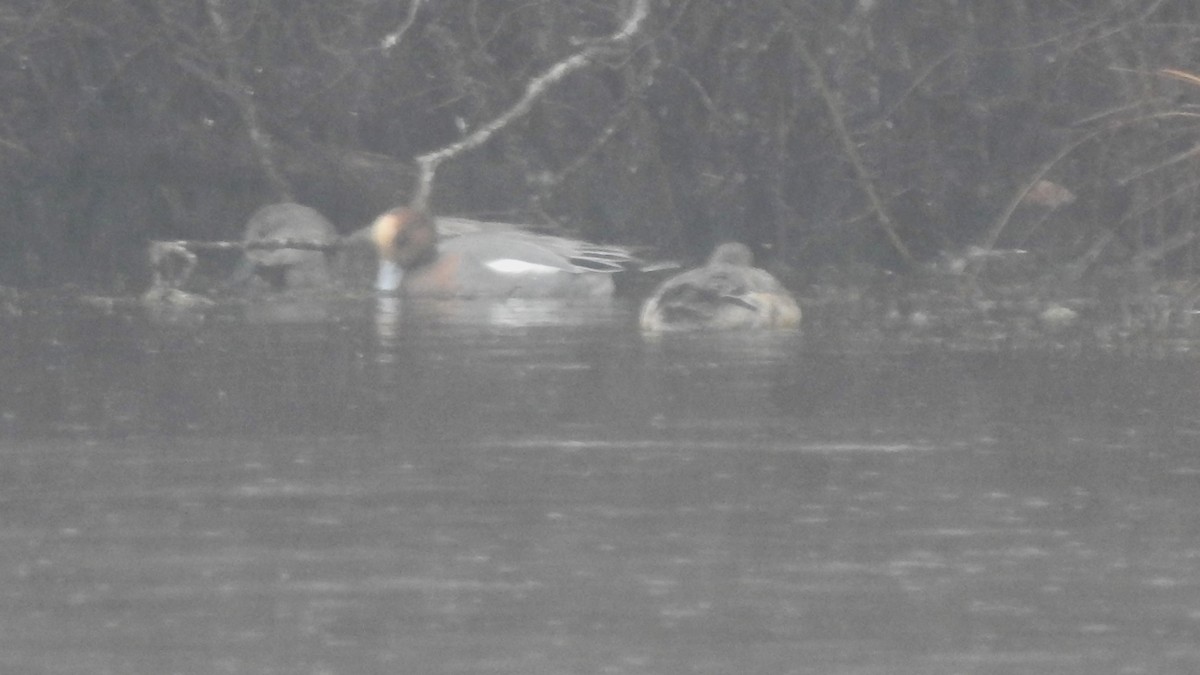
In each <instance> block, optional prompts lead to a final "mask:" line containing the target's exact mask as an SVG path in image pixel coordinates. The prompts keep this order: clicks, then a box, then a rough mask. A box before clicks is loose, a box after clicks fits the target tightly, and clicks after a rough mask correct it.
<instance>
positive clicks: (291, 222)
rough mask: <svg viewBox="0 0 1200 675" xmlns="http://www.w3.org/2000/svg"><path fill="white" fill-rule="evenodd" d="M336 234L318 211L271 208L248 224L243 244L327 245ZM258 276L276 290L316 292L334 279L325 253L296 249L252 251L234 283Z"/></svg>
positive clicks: (288, 206) (286, 205)
mask: <svg viewBox="0 0 1200 675" xmlns="http://www.w3.org/2000/svg"><path fill="white" fill-rule="evenodd" d="M337 238H338V233H337V230H336V229H334V227H333V224H332V223H330V222H329V220H328V219H327V218H325V216H323V215H321V214H320V212H318V211H317V210H316V209H313V208H309V207H307V206H302V205H300V204H292V203H281V204H269V205H267V206H264V207H262V208H260V209H259V210H258V211H255V212H254V215H252V216H250V220H249V221H248V222H247V223H246V229H245V233H244V235H243V237H242V240H243V241H244V242H254V241H275V240H298V241H307V242H314V243H322V244H328V243H332V242H334V241H336V240H337ZM255 274H257V275H258V276H260V277H262V278H264V279H266V280H267V281H268V282H269V283H270V284H271V285H272V286H273V287H275V288H316V287H324V286H328V285H330V283H331V282H332V281H333V275H332V274H331V272H330V268H329V262H328V260H326V256H325V253H323V252H321V251H310V250H301V249H293V248H280V249H250V250H247V251H246V256H245V262H244V264H243V266H242V268H241V269H240V270H239V271H238V272H237V273H235V276H234V279H235V281H242V280H246V279H248V278H249V277H252V276H254V275H255Z"/></svg>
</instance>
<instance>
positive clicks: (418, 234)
mask: <svg viewBox="0 0 1200 675" xmlns="http://www.w3.org/2000/svg"><path fill="white" fill-rule="evenodd" d="M370 238H371V240H372V241H373V242H374V245H375V249H376V252H377V253H378V257H379V267H378V274H377V275H376V281H375V289H376V290H377V291H381V292H399V293H401V294H403V295H406V296H416V297H433V298H608V297H611V296H612V294H613V289H614V284H613V275H614V274H615V273H617V272H620V271H623V270H625V269H627V268H628V267H630V266H631V265H632V264H633V263H634V262H635V258H634V256H633V255H632V253H631V252H630V251H629V250H627V249H625V248H623V247H620V246H603V245H598V244H592V243H590V242H586V241H581V240H578V239H571V238H568V237H559V236H554V235H548V234H540V233H536V232H530V231H528V230H526V229H523V228H522V227H521V226H519V225H513V224H508V223H494V222H488V221H475V220H468V219H465V218H441V217H434V216H431V215H430V214H429V213H427V212H425V211H423V210H419V209H414V208H411V207H407V206H402V207H397V208H394V209H391V210H389V211H386V212H384V213H383V214H381V215H380V216H379V217H377V218H376V219H375V221H374V222H373V223H372V224H371V226H370Z"/></svg>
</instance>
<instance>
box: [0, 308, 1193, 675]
mask: <svg viewBox="0 0 1200 675" xmlns="http://www.w3.org/2000/svg"><path fill="white" fill-rule="evenodd" d="M152 318H154V319H156V320H153V321H152V320H151V319H152ZM168 319H169V320H168ZM168 319H164V318H163V317H161V316H158V317H148V316H144V315H142V314H139V313H128V312H104V311H99V310H94V311H70V312H67V311H55V310H54V309H53V308H48V309H46V310H44V311H40V312H29V313H26V314H25V315H23V316H20V317H10V318H8V319H5V320H4V325H3V326H2V328H3V330H4V333H3V335H4V342H3V344H2V345H0V378H2V380H0V381H3V382H4V384H3V386H2V387H0V415H2V416H0V460H2V461H0V514H3V517H2V518H0V541H2V542H3V546H2V547H0V670H2V671H3V672H6V673H7V672H12V673H47V674H49V673H64V674H65V673H71V674H76V673H78V674H84V673H86V674H89V675H90V674H93V673H113V674H122V675H123V674H138V673H145V674H147V675H149V674H154V675H158V674H162V673H197V674H199V673H253V674H266V673H280V674H283V673H287V674H289V675H290V674H293V673H312V674H332V673H339V674H340V673H347V674H350V673H355V674H357V673H481V674H482V673H489V674H492V673H512V674H527V673H713V674H718V673H719V674H726V673H763V674H767V673H771V674H776V673H814V674H815V673H820V674H826V673H847V674H854V675H864V674H880V675H882V674H885V673H886V674H889V675H891V674H896V673H899V674H905V673H912V674H917V673H920V674H925V673H935V674H936V673H947V674H950V673H972V674H974V673H982V674H993V673H994V674H1001V673H1005V674H1007V673H1079V674H1085V673H1086V674H1089V675H1090V674H1092V673H1101V672H1106V673H1194V672H1200V647H1198V646H1197V645H1200V517H1198V516H1200V513H1198V512H1200V453H1198V452H1197V449H1198V445H1200V415H1198V410H1197V401H1198V400H1200V391H1197V390H1198V389H1200V384H1198V383H1200V372H1197V371H1198V370H1200V369H1198V368H1197V367H1196V364H1195V358H1194V357H1192V356H1190V355H1188V354H1186V353H1183V354H1175V355H1167V356H1162V355H1158V356H1147V355H1138V354H1128V353H1127V354H1116V353H1112V352H1105V351H1098V350H1096V351H1089V350H1079V349H1070V350H1065V349H1054V348H1052V347H1050V346H1048V347H1046V348H1044V349H1023V350H1008V351H1004V350H989V351H969V350H968V351H961V350H952V349H947V348H945V347H936V346H913V345H909V346H906V347H903V348H900V347H897V346H895V345H889V344H888V343H887V341H886V340H878V341H867V342H864V341H862V340H856V339H854V336H853V335H837V334H830V333H829V332H828V331H826V332H823V331H822V330H821V329H820V326H819V324H813V326H812V327H810V328H809V329H808V330H807V332H806V334H805V335H803V336H797V335H792V334H783V335H779V334H775V335H759V336H729V335H699V336H696V335H689V336H667V337H666V338H663V339H660V340H654V341H646V340H643V339H642V338H640V337H639V336H638V335H637V333H636V331H635V330H634V323H635V321H634V316H633V310H632V308H630V307H628V306H626V305H623V304H620V303H618V304H616V305H602V306H597V307H583V308H579V307H573V308H572V307H564V306H561V305H555V304H544V303H502V304H495V303H487V304H479V303H465V304H458V305H453V304H451V305H446V304H429V305H419V306H405V307H401V306H400V305H399V303H397V302H396V301H388V300H384V301H379V300H375V299H361V298H360V299H353V300H347V299H341V300H340V301H338V302H336V303H311V302H295V303H290V304H289V303H284V302H276V303H267V304H265V305H258V306H247V305H236V306H231V307H227V308H219V309H218V311H214V312H211V313H209V315H207V316H205V317H203V319H197V318H196V317H187V316H177V317H173V318H168ZM818 319H819V317H818Z"/></svg>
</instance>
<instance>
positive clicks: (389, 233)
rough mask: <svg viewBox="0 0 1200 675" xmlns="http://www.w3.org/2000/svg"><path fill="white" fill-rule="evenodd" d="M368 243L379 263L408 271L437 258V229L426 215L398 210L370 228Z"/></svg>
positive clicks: (382, 216) (414, 211)
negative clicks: (373, 245)
mask: <svg viewBox="0 0 1200 675" xmlns="http://www.w3.org/2000/svg"><path fill="white" fill-rule="evenodd" d="M371 240H372V241H373V242H375V247H376V249H377V250H378V252H379V257H380V258H381V259H383V260H388V261H391V262H393V263H395V264H397V265H399V266H400V267H401V268H403V269H412V268H413V267H417V266H419V265H421V264H423V263H426V262H429V261H431V260H433V259H434V257H436V256H437V228H436V226H435V225H434V221H433V218H432V217H430V216H429V215H428V214H427V213H424V212H422V211H418V210H416V209H412V208H409V207H407V206H401V207H398V208H394V209H392V210H390V211H386V212H384V213H383V215H381V216H379V217H378V218H376V219H375V222H374V223H373V224H372V225H371Z"/></svg>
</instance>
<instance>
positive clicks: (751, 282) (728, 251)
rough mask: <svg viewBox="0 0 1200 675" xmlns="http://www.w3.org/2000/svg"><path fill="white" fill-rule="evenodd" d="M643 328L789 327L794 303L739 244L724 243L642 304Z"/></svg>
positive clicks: (796, 318)
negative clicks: (695, 266) (700, 265)
mask: <svg viewBox="0 0 1200 675" xmlns="http://www.w3.org/2000/svg"><path fill="white" fill-rule="evenodd" d="M639 323H640V325H641V328H642V330H643V331H646V332H649V333H657V332H662V331H675V330H723V329H737V328H794V327H796V326H799V325H800V306H799V305H797V304H796V300H795V299H794V298H793V297H792V295H791V294H790V293H789V292H788V290H787V289H786V288H784V287H783V284H781V283H779V280H778V279H776V278H775V277H773V276H771V274H770V273H769V272H767V271H766V270H763V269H759V268H757V267H754V254H753V253H752V252H751V251H750V248H749V247H747V246H746V245H745V244H739V243H724V244H721V245H719V246H717V248H716V249H715V250H713V252H712V255H711V256H709V258H708V262H707V263H705V265H704V266H703V267H699V268H696V269H693V270H689V271H687V272H684V273H682V274H679V275H676V276H674V277H672V278H670V279H668V280H666V281H665V282H663V283H662V285H660V286H659V287H658V289H657V290H656V291H655V292H654V294H653V295H651V296H650V298H649V299H647V300H646V302H645V303H644V304H643V305H642V311H641V315H640V317H639Z"/></svg>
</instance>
